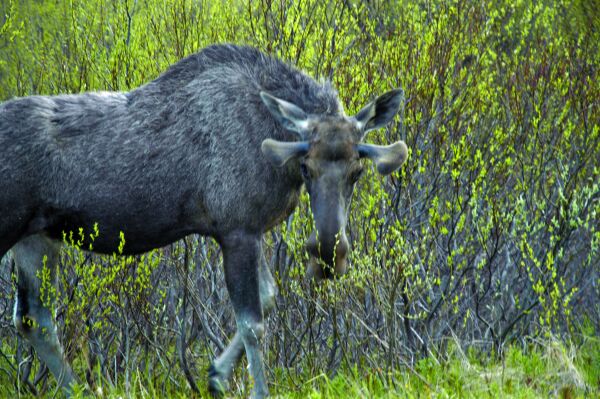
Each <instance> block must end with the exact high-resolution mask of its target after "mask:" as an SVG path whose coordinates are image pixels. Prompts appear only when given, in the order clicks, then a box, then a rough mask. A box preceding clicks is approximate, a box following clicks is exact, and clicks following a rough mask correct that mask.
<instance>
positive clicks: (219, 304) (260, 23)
mask: <svg viewBox="0 0 600 399" xmlns="http://www.w3.org/2000/svg"><path fill="white" fill-rule="evenodd" d="M590 4H592V5H590ZM593 4H595V6H594V5H593ZM599 9H600V7H599V5H598V4H597V1H593V2H586V1H583V0H575V1H565V0H558V1H555V2H552V1H540V2H528V1H522V0H516V1H513V0H511V1H508V0H492V1H488V2H479V1H471V0H467V1H452V0H432V1H423V0H418V1H396V2H385V1H366V2H360V1H353V0H330V1H326V2H324V1H319V0H304V1H294V2H287V1H273V0H265V1H256V2H254V1H243V0H223V1H218V2H213V1H207V0H195V1H192V0H162V1H161V0H122V1H117V0H112V1H111V0H90V1H77V0H71V1H58V0H51V1H44V2H41V1H36V0H5V1H3V2H2V4H0V15H3V16H4V17H3V18H2V17H0V100H7V99H9V98H11V97H13V96H26V95H32V94H46V95H50V94H58V93H78V92H82V91H88V90H121V91H127V90H131V89H133V88H135V87H137V86H139V85H141V84H144V83H145V82H148V81H149V80H151V79H153V78H155V77H157V76H158V75H159V74H160V73H161V72H162V71H164V70H165V69H166V68H167V67H168V66H169V65H170V64H172V63H174V62H176V61H178V60H179V59H181V58H182V57H185V56H186V55H188V54H191V53H193V52H196V51H198V50H199V49H201V48H203V47H204V46H206V45H209V44H212V43H218V42H235V43H242V44H250V45H253V46H256V47H258V48H260V49H262V50H264V51H266V52H268V53H271V54H274V55H276V56H278V57H280V58H282V59H284V60H286V61H289V62H290V63H292V64H294V65H297V66H299V67H300V68H302V69H304V70H306V71H307V72H308V73H309V74H311V75H312V76H315V77H316V78H319V79H329V80H331V81H332V82H333V83H334V85H335V86H336V87H337V88H338V90H339V92H340V97H341V99H342V102H343V103H344V105H345V108H346V111H347V113H348V114H353V113H355V112H357V111H358V109H359V108H360V107H361V106H363V105H364V104H365V103H366V102H368V101H369V100H370V99H372V98H373V97H374V96H375V95H377V94H380V93H382V92H384V91H386V90H389V89H391V88H394V87H402V88H403V89H404V90H405V93H406V101H405V104H404V106H403V108H402V110H401V112H400V114H399V117H397V118H396V121H395V123H393V124H392V125H391V126H389V127H388V128H386V129H384V130H380V131H377V132H372V133H370V134H369V136H368V137H367V140H368V141H370V142H374V143H390V142H392V141H396V140H398V139H402V140H404V141H405V142H406V143H407V145H408V147H409V151H410V158H409V161H408V162H407V164H406V165H405V166H404V167H403V168H402V169H401V170H400V171H398V172H395V173H393V174H392V175H391V176H390V177H387V178H382V177H380V176H379V175H377V173H376V172H374V171H373V169H372V168H370V169H369V172H368V173H366V174H365V175H366V176H365V177H363V178H362V180H361V181H360V182H359V185H358V187H357V190H356V194H355V198H354V201H353V205H352V207H353V210H352V212H351V219H350V222H349V226H348V236H349V238H350V239H351V241H352V245H353V252H352V255H351V262H352V267H351V270H350V272H349V274H348V275H347V276H345V277H343V278H342V279H340V280H337V281H335V282H329V283H326V284H323V285H320V286H314V284H311V283H310V282H308V281H306V280H305V279H304V278H303V275H304V266H305V260H306V254H305V253H304V251H303V249H302V246H303V244H304V242H305V241H306V239H307V234H308V232H309V230H310V228H309V226H310V225H311V216H310V214H309V210H308V207H307V201H308V197H307V196H306V195H304V196H303V200H302V203H301V206H300V207H299V209H298V210H297V211H296V212H295V213H294V214H293V215H292V216H291V217H290V218H289V220H288V221H287V222H286V223H285V224H284V225H283V226H280V227H278V228H276V229H275V230H274V231H272V232H269V233H268V234H266V235H265V239H264V245H263V246H264V248H265V255H266V257H267V260H268V261H269V263H270V265H271V267H272V270H273V271H274V275H275V278H276V281H277V285H278V288H279V295H278V298H277V307H276V310H275V311H274V312H273V314H272V315H271V317H270V318H269V322H268V329H267V337H266V340H265V357H266V363H267V365H268V366H270V367H271V368H272V369H271V370H270V374H271V378H270V380H271V381H273V378H274V376H275V375H277V376H280V375H281V373H283V374H285V376H286V378H288V379H289V380H290V381H291V384H292V385H294V384H300V383H301V380H300V379H299V377H298V376H300V375H302V376H306V375H319V374H321V373H324V374H326V375H329V376H333V375H334V374H335V373H336V371H337V370H338V369H339V368H340V366H343V365H349V364H354V365H358V366H357V367H359V368H364V369H365V370H380V371H381V370H382V371H381V372H384V371H386V370H387V371H391V370H395V369H397V368H398V367H409V368H411V367H412V366H411V365H414V364H415V361H416V360H417V359H420V358H422V357H423V356H427V355H430V354H434V353H443V351H444V348H446V346H447V344H448V342H449V339H448V338H449V337H452V340H451V341H452V342H458V343H459V345H460V346H461V347H462V348H467V347H476V348H477V350H481V351H484V352H488V351H492V352H495V353H496V354H502V352H503V348H504V347H505V345H506V344H507V343H516V344H519V343H522V344H523V345H525V346H524V347H526V346H527V345H526V341H525V337H534V338H535V337H539V336H541V335H549V334H552V336H558V337H561V338H562V339H568V340H572V341H574V342H581V344H582V345H585V342H584V341H581V340H580V332H581V331H582V330H583V331H585V332H586V334H587V335H588V336H596V337H597V336H598V334H599V332H600V301H599V300H598V298H599V297H600V254H599V246H600V222H599V221H600V163H599V160H600V123H599V119H600V113H599V109H598V108H599V101H598V99H599V98H600V86H599V84H598V81H599V79H600V77H599V76H598V75H599V73H598V72H599V66H600V65H599V61H600V51H599V46H598V43H600V12H599V11H598V10H599ZM80 234H84V235H89V234H91V235H94V234H102V228H101V226H100V227H99V232H98V231H97V232H73V233H71V234H67V235H66V236H65V241H66V242H67V243H69V244H71V245H69V246H66V249H65V250H64V251H63V255H62V258H61V264H60V266H59V272H58V280H59V284H58V286H57V288H56V289H52V288H51V287H50V286H51V285H49V286H48V299H49V300H51V301H55V302H56V306H57V312H56V316H57V319H58V321H59V325H60V328H61V334H62V337H63V342H64V343H65V344H66V345H67V346H66V352H67V356H68V357H69V358H71V359H73V361H74V363H75V365H76V368H77V369H78V370H79V371H80V375H83V373H85V374H86V378H87V379H88V380H89V381H93V380H95V379H96V380H98V379H102V380H105V381H108V382H110V383H115V384H116V383H125V384H130V383H133V382H132V381H130V376H131V373H132V372H133V371H137V372H140V371H141V372H142V373H143V374H144V375H146V376H147V377H148V378H154V379H156V378H160V379H162V380H163V381H164V382H165V383H167V382H169V381H171V382H172V381H176V380H178V381H179V380H180V379H179V378H180V376H181V374H182V372H181V369H182V368H183V369H187V368H190V369H191V370H192V375H194V376H196V377H197V376H200V375H202V376H203V375H204V374H203V373H204V371H203V370H204V368H205V367H206V366H207V365H208V364H209V361H210V359H211V358H212V356H214V354H215V353H216V352H219V351H220V350H222V348H223V347H224V345H225V344H226V343H227V337H228V335H230V334H231V332H232V331H233V328H234V325H233V317H232V312H231V310H230V309H229V305H228V299H227V295H226V292H225V285H224V283H223V273H222V270H221V265H220V263H221V258H220V251H219V249H218V247H217V246H216V244H215V243H214V242H213V241H211V240H209V239H205V238H202V237H188V238H187V239H185V240H183V241H181V242H179V243H175V244H173V245H171V246H169V247H167V248H163V249H159V250H156V251H153V252H151V253H149V254H146V255H143V256H139V257H127V258H123V257H120V258H119V257H117V256H113V257H110V256H106V257H100V256H95V255H91V254H90V253H86V252H80V251H77V250H76V249H74V248H76V247H77V241H78V240H79V239H80V237H79V235H80ZM126 240H127V237H124V245H127V243H126ZM84 249H86V248H84ZM4 262H5V263H10V262H9V259H6V258H5V260H4ZM0 275H1V280H0V291H1V292H2V295H0V312H2V318H1V319H0V323H1V326H2V330H1V333H0V334H1V335H2V339H3V342H7V343H8V350H9V352H10V353H3V354H4V356H5V358H6V364H8V365H10V367H9V366H6V368H7V369H8V370H9V372H11V373H14V374H15V375H16V374H17V373H18V374H20V376H21V380H22V381H24V383H25V384H28V385H29V386H30V387H31V389H39V388H40V386H43V385H44V384H45V383H44V381H45V380H46V378H45V375H46V372H45V369H44V368H43V367H42V368H36V367H37V366H35V365H34V370H38V376H37V377H39V378H36V377H35V376H33V374H32V372H31V362H32V360H31V359H32V358H31V357H30V356H29V357H28V356H27V354H28V353H29V352H28V351H29V349H27V348H25V347H24V346H23V344H22V342H20V341H18V340H17V339H16V338H15V335H13V334H14V332H15V331H14V329H13V327H12V325H11V320H10V314H11V311H10V310H11V306H12V298H13V293H12V292H13V291H12V285H11V277H10V268H9V267H3V268H2V269H1V270H0ZM49 275H51V273H49V274H48V276H49ZM4 339H6V341H4ZM2 350H3V351H6V350H7V347H4V348H2ZM508 357H509V359H513V358H512V357H511V356H510V353H509V356H508ZM511 361H512V360H511ZM419 364H421V363H419ZM419 367H421V366H419ZM275 368H276V370H277V371H275ZM165 370H169V371H168V372H167V373H165ZM282 370H283V371H282ZM590 373H591V374H590V375H593V376H595V377H593V378H591V379H589V380H588V381H587V382H588V384H589V385H590V386H592V387H594V386H595V387H596V389H598V386H599V385H600V381H598V380H597V378H598V371H597V369H596V371H593V370H592V371H590ZM594 373H595V374H594ZM178 376H179V377H178ZM245 378H247V377H246V376H245V374H244V373H240V375H239V376H238V379H237V380H236V381H238V389H242V390H243V389H245V388H244V387H245V386H246V385H247V381H245ZM594 378H595V379H596V380H594ZM40 381H41V382H40ZM200 385H202V384H200Z"/></svg>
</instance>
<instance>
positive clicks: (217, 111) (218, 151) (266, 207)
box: [0, 44, 408, 398]
mask: <svg viewBox="0 0 600 399" xmlns="http://www.w3.org/2000/svg"><path fill="white" fill-rule="evenodd" d="M403 101H404V97H403V92H402V90H401V89H395V90H391V91H389V92H387V93H385V94H383V95H381V96H380V97H377V98H376V99H375V100H373V101H372V102H370V103H369V104H368V105H366V106H365V107H364V108H362V110H361V111H360V112H358V113H357V114H356V115H354V116H347V115H346V114H345V113H344V110H343V107H342V105H341V102H340V100H339V98H338V95H337V92H336V91H335V89H334V88H333V87H332V85H331V83H329V82H317V81H316V80H314V79H313V78H311V77H309V76H308V75H306V74H305V73H303V72H301V71H299V70H298V69H296V68H295V67H293V66H290V65H288V64H287V63H285V62H283V61H280V60H278V59H276V58H274V57H272V56H269V55H267V54H264V53H262V52H260V51H259V50H257V49H254V48H251V47H247V46H236V45H229V44H222V45H213V46H210V47H207V48H205V49H203V50H201V51H200V52H198V53H195V54H193V55H191V56H189V57H187V58H184V59H183V60H181V61H179V62H178V63H176V64H174V65H172V66H171V67H170V68H169V69H168V70H167V71H166V72H164V73H163V74H162V75H160V76H159V77H158V78H156V79H155V80H153V81H151V82H149V83H147V84H145V85H143V86H141V87H139V88H137V89H135V90H132V91H130V92H88V93H82V94H72V95H56V96H28V97H22V98H14V99H11V100H8V101H5V102H4V103H2V104H0V184H1V187H2V190H0V258H2V257H3V256H4V255H5V254H6V253H7V252H8V251H9V250H11V252H12V257H13V259H14V264H15V266H16V275H17V283H16V286H17V287H16V301H15V307H14V324H15V327H16V329H17V331H18V332H19V333H20V334H21V335H22V336H23V337H24V338H25V339H26V340H27V341H28V342H29V343H30V344H31V345H32V346H33V348H34V349H35V351H36V353H37V354H38V356H39V358H40V359H41V361H43V362H44V363H45V364H46V365H47V367H48V368H49V370H50V371H51V372H52V374H53V375H54V376H55V377H56V379H57V381H58V382H59V384H60V385H62V386H63V387H64V389H65V391H66V392H67V394H68V393H69V392H70V386H71V384H72V383H73V382H75V381H77V379H76V376H75V374H74V373H73V370H72V368H71V366H70V365H69V363H68V362H67V361H66V359H65V356H64V353H63V349H62V346H61V344H60V342H59V339H58V335H57V328H56V325H55V322H54V320H53V317H52V313H51V310H50V309H49V308H48V306H47V304H45V303H43V301H42V300H41V298H40V289H41V281H40V279H39V277H38V276H39V273H38V271H39V270H40V268H42V267H43V265H44V264H45V265H46V267H49V268H50V270H51V273H54V274H53V275H55V273H56V272H55V270H56V265H57V260H58V253H59V250H60V246H61V245H62V244H61V243H62V237H63V232H69V231H78V229H80V228H83V229H84V231H93V226H94V225H96V224H97V226H99V229H100V234H99V236H98V237H97V238H95V240H94V243H93V251H94V252H98V253H105V254H111V253H115V251H116V250H117V246H118V244H119V241H120V234H121V232H122V233H123V234H124V237H125V238H126V245H125V247H124V248H123V254H125V255H127V254H140V253H143V252H146V251H149V250H151V249H154V248H159V247H162V246H166V245H168V244H170V243H172V242H174V241H176V240H179V239H181V238H183V237H185V236H186V235H189V234H200V235H205V236H210V237H213V238H214V239H215V240H216V242H217V243H218V244H219V246H220V248H221V249H222V253H223V264H224V271H225V281H226V286H227V290H228V293H229V296H230V300H231V303H232V305H233V309H234V312H235V320H236V326H237V330H236V332H235V335H234V336H233V338H232V339H231V341H230V343H229V345H228V346H227V348H226V349H225V350H224V352H223V353H222V354H221V355H220V356H218V357H217V358H216V359H215V360H214V361H213V362H212V364H211V366H210V368H209V372H208V387H209V390H210V392H211V393H212V394H213V395H215V396H220V395H222V394H223V393H224V392H225V391H226V389H227V386H228V379H229V378H230V376H231V374H232V370H233V368H234V367H235V365H236V364H237V363H238V362H239V360H240V358H241V356H242V354H243V353H244V352H245V354H246V356H247V359H248V363H249V372H250V374H251V377H252V378H253V381H254V385H253V388H252V392H251V395H252V397H254V398H262V397H265V396H267V395H268V387H267V383H266V380H265V373H264V365H263V360H262V354H261V349H260V344H261V339H262V337H263V335H264V323H263V318H264V315H265V313H267V312H268V311H269V309H271V308H272V307H273V304H274V296H275V286H274V280H273V277H272V276H271V274H270V273H269V270H268V267H267V265H266V261H265V260H264V259H265V258H264V256H263V255H262V248H261V245H262V244H261V237H262V234H263V233H265V232H266V231H268V230H270V229H271V228H273V227H274V226H276V225H277V224H278V223H280V222H282V221H283V220H284V219H285V218H287V217H288V216H289V215H290V214H291V213H292V212H293V210H294V208H295V207H296V205H297V203H298V200H299V195H300V192H301V190H302V187H303V186H304V187H305V189H306V191H307V192H308V194H309V197H310V207H311V211H312V213H313V215H314V220H315V231H314V232H313V233H312V235H311V236H310V238H309V239H308V241H307V243H306V250H307V251H308V253H309V255H310V259H311V261H310V262H309V265H308V269H307V274H308V275H310V276H312V277H313V278H314V279H317V280H318V279H323V278H332V277H335V276H338V275H341V274H343V273H344V272H345V271H346V268H347V255H348V251H349V243H348V239H347V237H346V232H345V228H346V223H347V219H348V217H347V214H348V210H349V208H350V206H349V204H350V200H351V197H352V192H353V187H354V185H355V183H356V181H357V180H358V179H359V177H360V176H361V173H362V171H363V168H364V165H363V161H362V160H363V159H365V158H368V159H370V160H372V161H373V162H374V164H375V166H376V168H377V171H378V172H379V173H380V174H382V175H387V174H389V173H391V172H392V171H394V170H396V169H397V168H399V167H400V166H401V164H402V163H403V162H404V161H405V160H406V159H407V156H408V150H407V147H406V145H405V143H404V142H403V141H398V142H396V143H394V144H391V145H388V146H383V145H374V144H367V143H363V138H364V137H365V134H366V133H367V132H368V131H370V130H373V129H377V128H380V127H383V126H385V125H386V124H388V123H389V122H390V121H391V120H392V119H393V118H394V115H395V114H396V113H397V112H398V110H399V108H400V105H401V103H402V102H403Z"/></svg>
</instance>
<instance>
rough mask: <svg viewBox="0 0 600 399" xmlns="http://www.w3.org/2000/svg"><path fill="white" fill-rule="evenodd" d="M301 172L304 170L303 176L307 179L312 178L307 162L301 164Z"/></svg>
mask: <svg viewBox="0 0 600 399" xmlns="http://www.w3.org/2000/svg"><path fill="white" fill-rule="evenodd" d="M300 172H302V177H303V178H305V179H306V180H308V179H310V173H309V172H308V167H307V166H306V164H305V163H303V164H301V165H300Z"/></svg>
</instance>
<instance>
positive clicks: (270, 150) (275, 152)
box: [260, 139, 309, 167]
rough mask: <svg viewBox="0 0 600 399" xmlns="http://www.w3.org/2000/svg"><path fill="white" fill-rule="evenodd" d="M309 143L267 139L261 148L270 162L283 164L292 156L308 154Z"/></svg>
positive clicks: (278, 164) (277, 164)
mask: <svg viewBox="0 0 600 399" xmlns="http://www.w3.org/2000/svg"><path fill="white" fill-rule="evenodd" d="M308 147H309V144H308V142H306V141H292V142H289V141H277V140H273V139H266V140H265V141H263V142H262V145H261V146H260V149H261V151H262V153H263V154H264V155H265V156H266V157H267V159H268V160H269V162H271V163H272V164H273V165H275V166H279V167H280V166H283V165H285V163H286V162H287V161H289V160H290V159H292V158H296V157H300V156H303V155H306V153H307V152H308Z"/></svg>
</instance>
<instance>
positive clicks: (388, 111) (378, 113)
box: [354, 89, 404, 135]
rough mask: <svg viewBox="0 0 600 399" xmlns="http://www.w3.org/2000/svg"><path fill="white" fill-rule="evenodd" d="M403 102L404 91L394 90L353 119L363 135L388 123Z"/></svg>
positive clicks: (376, 100) (379, 98) (362, 110)
mask: <svg viewBox="0 0 600 399" xmlns="http://www.w3.org/2000/svg"><path fill="white" fill-rule="evenodd" d="M403 102H404V91H403V90H402V89H395V90H391V91H388V92H387V93H385V94H383V95H381V96H379V97H377V98H376V99H375V101H373V102H371V103H369V104H368V105H367V106H365V107H364V108H363V109H361V110H360V112H359V113H358V114H356V116H355V117H354V118H355V119H356V121H357V122H358V127H359V130H361V131H362V134H363V135H364V134H365V133H367V132H368V131H369V130H373V129H379V128H380V127H383V126H385V125H387V124H388V123H390V122H391V121H392V119H393V118H394V115H396V113H398V110H399V109H400V105H401V104H402V103H403Z"/></svg>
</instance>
